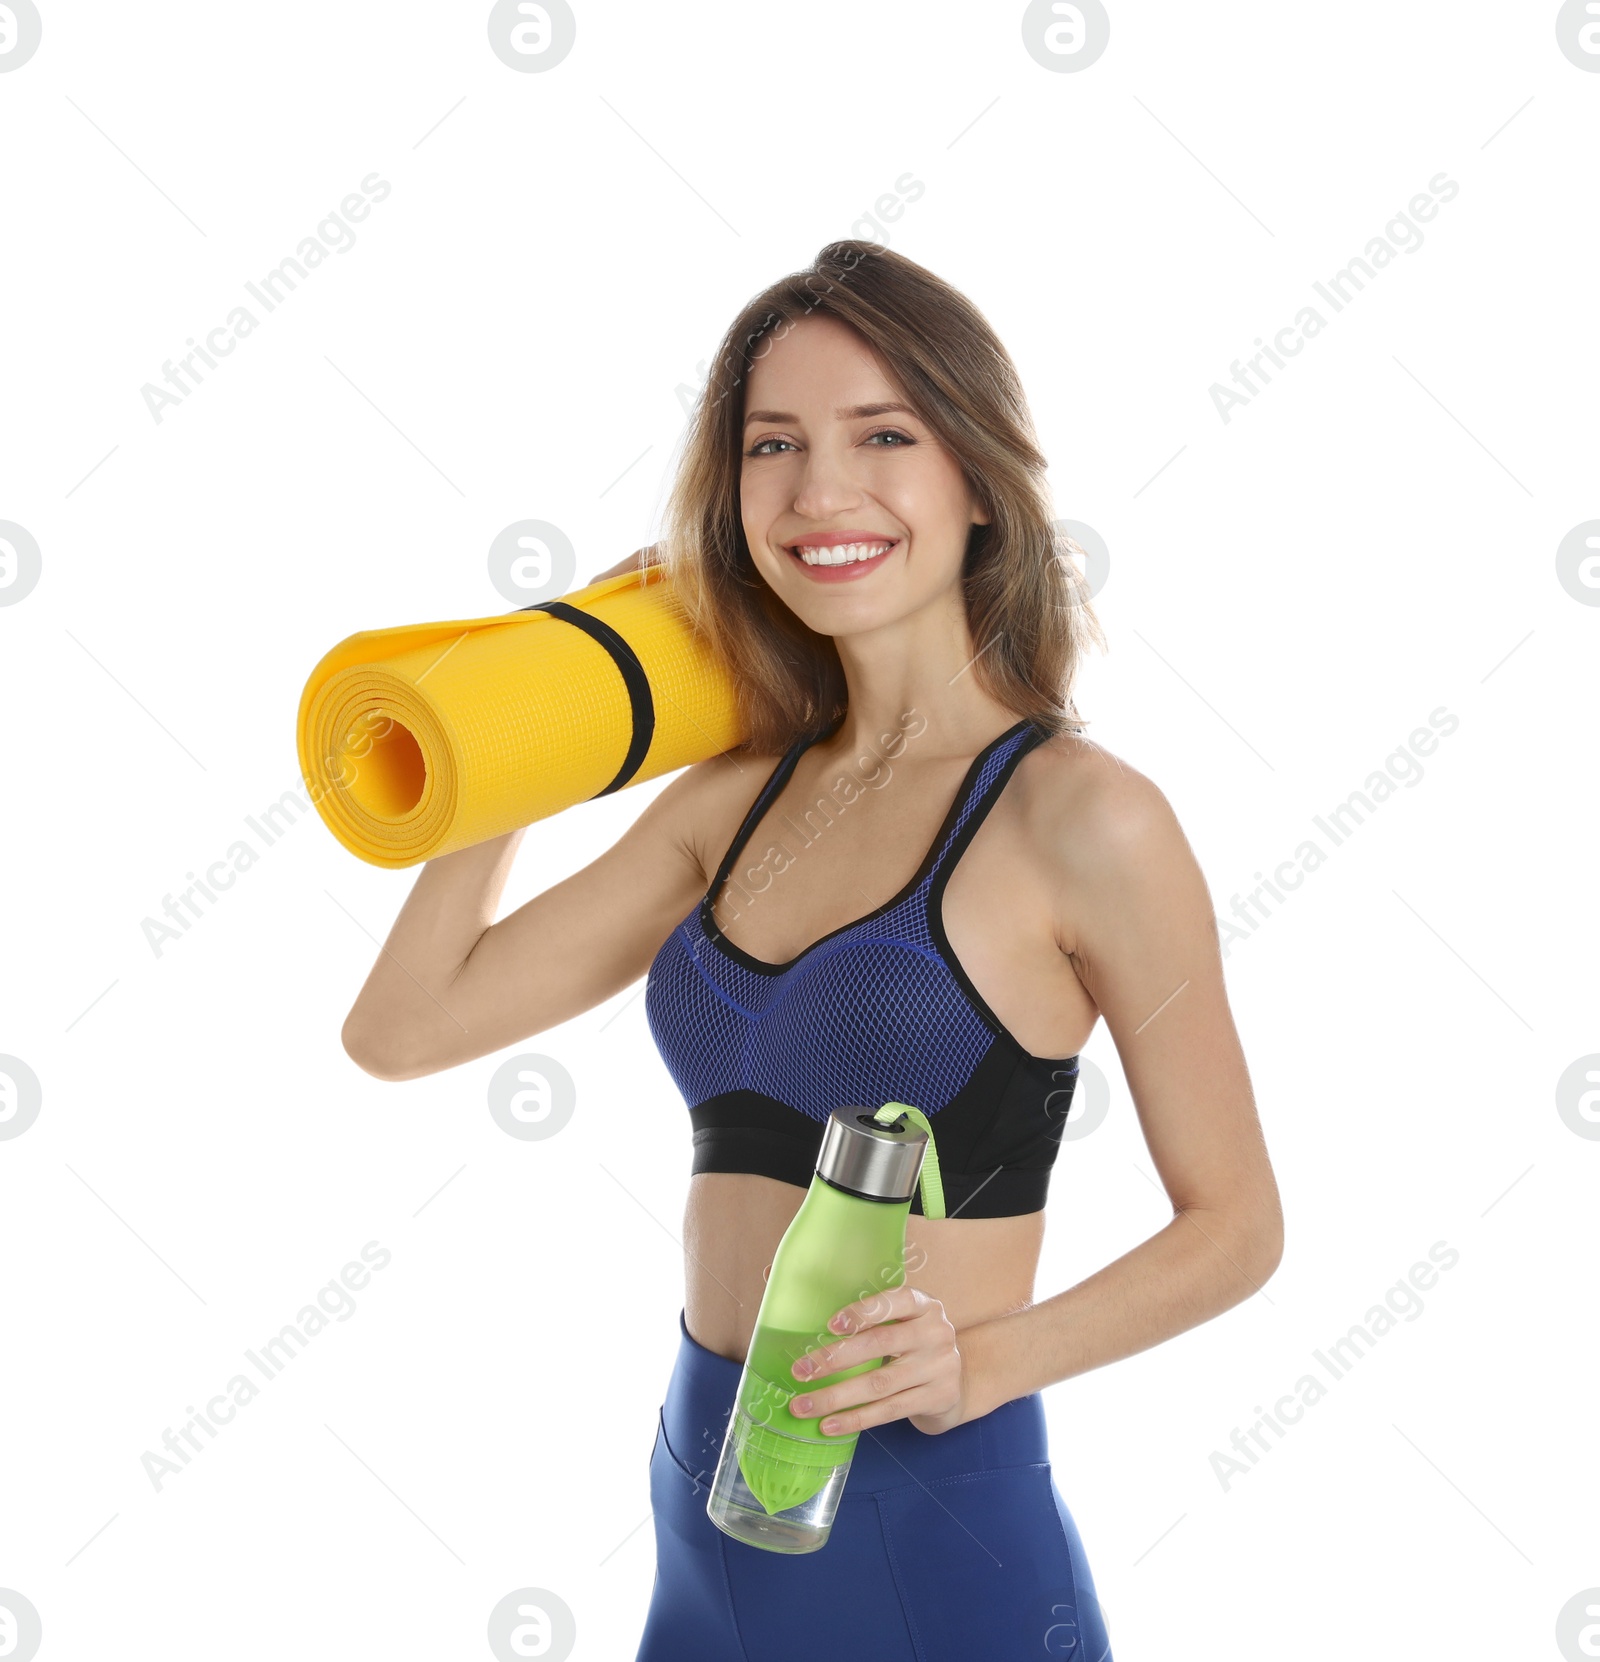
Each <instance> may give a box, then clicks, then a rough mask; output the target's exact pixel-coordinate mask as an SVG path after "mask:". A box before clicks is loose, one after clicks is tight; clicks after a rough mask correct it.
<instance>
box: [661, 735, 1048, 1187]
mask: <svg viewBox="0 0 1600 1662" xmlns="http://www.w3.org/2000/svg"><path fill="white" fill-rule="evenodd" d="M825 736H826V734H824V733H821V732H818V733H813V734H809V735H806V736H804V737H802V738H801V739H799V740H798V741H796V743H795V744H794V745H792V746H791V747H790V749H789V750H788V751H787V752H785V754H784V756H783V758H782V759H781V760H780V761H779V763H778V765H777V767H776V768H774V769H773V771H772V774H771V776H770V778H769V779H768V780H767V783H766V784H765V786H763V788H762V790H761V792H760V794H759V795H758V796H757V797H756V799H755V801H754V802H753V803H752V804H751V806H750V810H749V812H748V813H747V814H746V815H745V817H744V822H743V823H742V824H741V825H740V827H739V830H738V832H737V834H736V835H735V836H734V839H733V842H732V844H731V846H730V847H729V849H728V852H727V854H726V855H725V856H724V857H723V861H722V864H721V866H720V867H719V868H718V870H717V874H716V878H715V880H714V881H713V882H712V885H711V887H710V888H709V889H708V890H707V891H706V893H705V894H704V895H703V896H702V897H701V899H700V901H699V902H698V904H697V905H696V906H695V909H694V910H693V911H692V912H691V913H690V914H689V916H688V917H686V918H685V919H684V920H683V922H682V923H680V924H679V925H678V927H677V928H676V929H674V930H673V932H672V934H671V935H670V936H669V937H668V938H667V940H666V942H665V943H664V944H663V946H662V948H661V950H660V951H659V952H658V953H657V954H656V957H655V961H654V962H653V963H652V964H651V966H650V973H649V976H648V978H647V981H646V986H645V1014H646V1019H647V1020H648V1021H649V1024H650V1031H651V1035H652V1037H653V1038H654V1040H655V1043H656V1046H657V1048H658V1049H659V1051H660V1052H661V1056H662V1060H663V1061H664V1062H665V1063H666V1066H667V1070H668V1072H669V1073H670V1074H671V1075H672V1077H673V1080H674V1081H675V1083H676V1084H677V1086H678V1088H679V1090H681V1091H682V1092H683V1096H684V1100H685V1101H686V1102H687V1103H688V1105H689V1119H690V1122H691V1124H692V1126H693V1129H694V1164H693V1168H692V1169H693V1171H694V1172H696V1173H698V1172H708V1171H725V1172H754V1173H758V1174H760V1175H763V1176H766V1177H775V1178H778V1179H780V1180H781V1181H782V1182H785V1183H793V1184H795V1185H797V1186H799V1187H801V1188H806V1187H808V1186H809V1185H810V1182H811V1178H812V1174H813V1172H814V1170H815V1168H816V1159H817V1153H818V1150H819V1148H820V1146H821V1141H822V1130H823V1126H824V1124H825V1123H826V1121H827V1118H828V1116H829V1115H830V1114H831V1113H832V1112H833V1110H834V1109H835V1108H838V1107H842V1106H845V1105H846V1104H857V1103H859V1104H861V1105H862V1106H864V1107H867V1108H878V1107H881V1106H882V1105H883V1104H884V1103H885V1102H909V1103H913V1104H915V1106H917V1107H918V1108H920V1109H921V1110H922V1111H923V1112H924V1113H925V1114H926V1115H927V1116H928V1119H929V1122H930V1123H931V1124H932V1126H933V1135H934V1140H935V1142H936V1144H937V1145H938V1153H939V1169H940V1174H941V1176H942V1177H943V1179H944V1191H945V1203H946V1209H947V1212H948V1214H949V1215H950V1216H952V1217H956V1216H959V1217H964V1218H996V1217H1010V1216H1014V1215H1016V1214H1018V1213H1023V1212H1036V1211H1038V1210H1039V1209H1040V1208H1041V1207H1042V1206H1043V1205H1044V1203H1045V1197H1046V1194H1047V1192H1048V1189H1049V1183H1050V1171H1051V1167H1052V1165H1053V1163H1054V1161H1055V1156H1056V1149H1057V1147H1058V1146H1059V1143H1060V1138H1061V1132H1062V1127H1063V1125H1064V1124H1065V1121H1066V1117H1067V1111H1068V1109H1069V1108H1070V1106H1071V1103H1072V1093H1073V1088H1074V1086H1075V1085H1076V1083H1077V1078H1078V1058H1077V1057H1076V1056H1067V1057H1041V1056H1033V1055H1031V1054H1030V1053H1029V1052H1027V1051H1025V1050H1024V1049H1023V1048H1022V1046H1021V1045H1020V1044H1019V1043H1018V1042H1017V1040H1016V1039H1014V1038H1013V1037H1012V1035H1011V1034H1010V1032H1008V1031H1007V1029H1006V1028H1005V1026H1004V1025H1003V1024H1002V1023H1001V1021H1000V1020H999V1018H998V1017H997V1016H996V1015H995V1014H994V1012H993V1011H992V1010H991V1009H990V1008H989V1007H988V1005H987V1004H985V1003H984V1001H983V997H982V995H981V994H980V993H979V992H978V990H977V988H976V987H974V986H973V984H972V982H971V981H970V980H969V979H968V977H967V972H966V970H965V969H963V967H962V966H961V963H960V961H959V960H958V959H957V958H956V955H955V953H954V951H953V950H952V949H951V946H950V942H949V939H948V937H947V936H946V935H945V930H944V921H943V918H942V915H941V911H940V905H941V901H942V898H943V895H944V890H945V886H946V884H947V883H948V882H949V878H950V873H951V871H952V870H953V869H954V866H955V863H956V861H957V860H959V859H960V857H961V855H962V853H963V851H964V850H965V849H966V847H967V845H968V844H969V843H970V842H971V841H972V838H973V836H974V835H975V834H976V832H977V830H978V827H979V826H980V825H981V824H982V823H983V818H984V816H985V814H987V813H988V811H989V810H990V808H992V807H993V806H994V803H995V800H996V799H997V798H998V797H999V795H1000V792H1001V791H1002V790H1003V789H1004V788H1005V785H1006V781H1007V780H1008V779H1009V778H1010V777H1011V775H1012V773H1013V772H1014V771H1015V769H1016V766H1017V763H1018V762H1019V761H1020V760H1021V759H1022V758H1023V757H1024V756H1025V755H1026V754H1027V753H1028V751H1030V750H1031V749H1033V747H1034V746H1035V745H1036V744H1039V743H1041V742H1042V741H1043V740H1044V739H1045V738H1046V737H1047V736H1048V735H1047V733H1046V732H1045V730H1044V729H1043V728H1040V727H1037V726H1035V725H1034V724H1033V722H1031V721H1030V720H1028V719H1026V718H1025V719H1024V720H1022V721H1019V722H1017V723H1016V724H1015V725H1014V726H1013V727H1011V728H1009V729H1007V731H1006V732H1004V733H1002V734H1000V736H999V737H998V738H996V739H993V740H991V742H990V743H989V744H987V745H985V746H984V748H983V749H982V750H981V751H980V752H979V753H978V754H977V755H976V756H975V757H974V758H973V760H972V764H971V766H970V767H969V768H968V769H967V773H966V777H965V778H964V779H963V781H962V783H961V788H960V790H959V791H958V792H957V793H956V798H955V801H954V802H952V803H951V805H950V810H949V812H948V813H947V814H946V816H945V820H944V823H943V825H942V826H941V827H940V829H939V834H938V835H937V836H936V837H935V838H934V841H933V846H932V847H931V848H930V849H929V850H928V852H927V853H926V854H925V855H924V856H923V859H922V863H921V865H920V866H919V867H918V868H917V870H916V872H915V873H914V874H913V876H912V878H911V880H910V881H909V882H908V883H907V884H906V886H905V887H904V888H903V889H902V890H901V891H900V893H899V894H897V895H895V896H894V898H893V899H891V900H888V901H885V902H884V904H883V905H881V906H879V907H876V908H874V910H872V911H870V912H868V913H867V914H866V916H865V917H861V918H857V919H856V921H855V922H854V923H847V924H844V925H842V926H841V927H840V928H838V929H835V930H832V931H831V932H830V933H828V934H826V935H824V936H823V937H822V938H821V939H820V940H818V941H814V942H812V944H811V945H810V946H808V947H807V948H806V949H805V950H804V951H803V952H801V953H800V954H799V955H798V956H797V957H795V958H792V959H790V960H789V961H788V962H787V963H784V964H769V963H766V962H765V961H764V960H762V959H760V958H754V957H752V956H751V955H750V954H749V953H747V952H744V951H742V950H741V949H740V948H739V947H737V946H735V945H734V944H733V942H732V941H730V940H729V939H728V938H727V937H726V936H725V935H723V934H722V932H721V930H720V929H719V928H718V927H717V924H716V920H715V918H714V917H713V916H712V911H711V904H712V901H713V900H714V899H715V898H716V897H717V896H718V895H719V894H720V893H721V891H722V885H723V883H724V881H725V880H726V879H727V876H728V874H729V872H730V870H731V869H732V867H733V863H734V861H735V860H736V859H737V858H738V857H739V854H740V851H741V850H742V849H743V848H744V846H745V844H746V843H747V842H748V841H749V839H750V836H751V833H752V832H753V831H754V830H755V828H756V826H757V824H758V822H759V821H760V820H761V818H762V816H763V815H764V813H765V812H766V810H767V808H768V807H769V805H770V804H771V803H772V801H773V799H774V798H775V797H776V796H777V795H778V793H779V792H780V791H781V790H782V789H783V786H784V783H785V782H786V781H787V779H788V778H789V776H790V774H791V773H793V771H794V767H795V764H796V762H798V761H799V759H800V755H801V753H802V752H803V751H804V750H806V749H807V748H808V747H809V746H810V745H812V744H814V743H815V742H816V741H817V740H818V739H819V738H822V737H825ZM824 800H825V802H826V801H827V800H828V799H824ZM809 806H810V805H807V807H803V808H802V810H801V811H802V814H804V813H805V812H807V811H808V808H809ZM831 806H832V807H837V804H836V803H832V804H831ZM791 823H792V821H791ZM824 823H826V820H825V821H824ZM802 834H803V835H805V836H806V837H807V840H809V836H810V833H802ZM792 842H793V839H791V843H792ZM792 857H793V856H792V853H791V852H789V851H787V850H780V848H779V847H776V846H774V845H773V844H768V845H767V848H766V851H765V854H764V857H763V860H762V862H761V863H760V866H753V867H752V873H751V876H752V879H753V880H752V882H751V883H750V887H751V888H752V889H754V888H757V887H758V886H759V887H765V886H766V885H765V884H763V883H760V881H759V878H760V874H761V870H762V869H763V868H764V869H765V870H766V872H767V873H768V875H767V879H766V881H767V882H768V883H770V881H771V876H770V872H771V871H772V870H773V869H778V870H781V869H782V867H783V864H784V863H785V860H786V858H792ZM769 862H770V863H769ZM911 1211H912V1212H913V1213H920V1212H921V1211H922V1197H921V1194H920V1192H919V1193H918V1194H917V1195H915V1196H914V1197H913V1198H912V1201H911Z"/></svg>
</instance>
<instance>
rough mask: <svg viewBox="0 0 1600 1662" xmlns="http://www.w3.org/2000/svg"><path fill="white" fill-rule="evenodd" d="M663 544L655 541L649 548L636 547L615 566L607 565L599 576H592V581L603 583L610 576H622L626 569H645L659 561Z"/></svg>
mask: <svg viewBox="0 0 1600 1662" xmlns="http://www.w3.org/2000/svg"><path fill="white" fill-rule="evenodd" d="M660 547H661V544H660V543H656V542H653V543H651V544H650V545H649V547H648V548H636V549H634V551H633V552H632V553H631V554H630V555H628V557H627V558H626V559H623V560H618V561H617V563H616V564H615V565H614V566H607V567H606V569H605V570H604V571H602V572H600V573H599V574H598V575H597V576H595V577H591V578H590V579H589V581H590V582H591V583H603V582H605V580H606V579H607V578H608V577H620V576H622V574H623V573H624V572H626V571H636V570H643V568H644V567H645V566H648V565H655V564H658V563H659V560H658V553H657V551H658V550H659V549H660Z"/></svg>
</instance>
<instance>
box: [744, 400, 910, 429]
mask: <svg viewBox="0 0 1600 1662" xmlns="http://www.w3.org/2000/svg"><path fill="white" fill-rule="evenodd" d="M916 413H917V412H916V411H915V410H913V409H912V408H911V406H910V405H909V404H853V405H851V406H850V408H848V409H844V410H835V411H834V412H833V414H834V419H835V420H837V421H870V420H871V419H872V417H873V416H881V415H908V416H914V415H916ZM799 419H800V418H799V416H797V415H792V414H790V412H789V411H787V410H752V411H751V412H750V414H749V415H747V416H746V417H745V418H744V424H745V426H746V427H748V426H749V425H750V424H751V423H752V422H755V421H799Z"/></svg>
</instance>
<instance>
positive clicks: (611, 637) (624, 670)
mask: <svg viewBox="0 0 1600 1662" xmlns="http://www.w3.org/2000/svg"><path fill="white" fill-rule="evenodd" d="M517 609H518V610H519V611H523V612H548V613H549V614H550V615H551V617H558V618H560V619H561V621H562V622H563V623H570V624H573V625H574V626H575V627H577V628H579V629H581V630H583V632H584V633H585V634H586V635H588V636H590V637H591V638H592V639H594V640H596V641H598V642H599V643H600V645H601V646H603V647H604V648H605V649H606V651H607V652H609V653H610V654H611V661H612V663H614V664H615V665H616V666H617V669H618V671H619V672H620V673H621V675H622V683H623V685H624V686H625V687H626V688H627V689H628V703H629V705H630V706H631V707H632V714H633V737H632V738H631V739H630V740H629V741H628V754H627V755H626V756H624V757H623V758H622V766H621V767H620V768H618V769H617V776H616V778H615V779H613V780H612V781H611V783H610V784H609V785H607V786H606V788H605V789H604V790H603V791H596V792H595V793H594V794H595V796H608V795H609V794H610V793H611V792H612V791H620V790H621V789H622V787H623V786H624V785H626V784H627V783H628V781H629V780H630V779H632V778H633V776H634V774H636V773H637V772H638V771H639V769H640V767H641V765H642V764H643V762H644V759H645V754H646V752H647V751H648V750H649V749H650V741H651V739H652V738H654V737H655V731H656V704H655V700H654V699H653V698H652V697H651V696H650V682H649V679H648V678H647V677H646V675H645V672H644V665H643V664H641V663H640V662H639V660H638V658H637V656H636V655H635V653H634V650H633V648H632V647H631V646H629V645H628V643H627V642H626V641H625V640H624V639H623V638H622V636H621V635H619V634H618V633H617V632H616V630H615V629H613V628H612V627H611V625H610V624H609V623H602V622H601V621H600V619H599V618H597V617H592V616H591V615H590V614H589V613H588V612H585V611H582V610H580V609H579V608H578V607H576V606H569V605H568V604H567V603H566V601H564V600H541V601H540V602H539V603H538V604H537V605H534V606H520V607H518V608H517ZM590 800H591V801H593V798H592V797H591V798H590Z"/></svg>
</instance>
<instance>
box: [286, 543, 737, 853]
mask: <svg viewBox="0 0 1600 1662" xmlns="http://www.w3.org/2000/svg"><path fill="white" fill-rule="evenodd" d="M743 737H744V734H743V732H742V731H741V727H740V723H739V713H738V709H737V706H736V702H735V697H734V688H733V682H732V679H731V677H730V675H729V672H728V670H727V669H726V667H725V665H724V664H723V663H722V661H721V660H720V659H718V658H716V657H715V656H714V655H713V654H712V652H711V650H710V648H709V647H708V646H707V645H706V644H705V642H704V641H703V640H702V639H701V638H700V637H699V636H697V635H696V634H695V633H694V632H693V631H692V630H691V628H690V627H689V623H688V620H687V618H685V616H684V615H683V612H682V609H681V608H680V607H679V606H678V605H677V604H676V603H675V602H674V599H673V595H672V584H671V580H670V579H669V578H668V576H667V574H666V573H665V571H663V570H662V568H661V567H659V566H647V567H645V568H644V570H643V571H630V572H624V573H623V574H622V575H621V576H618V577H608V578H606V579H604V580H603V581H602V582H599V583H591V584H590V585H589V586H588V587H587V588H583V589H578V590H575V591H574V592H573V593H572V594H570V595H567V596H565V597H564V598H563V599H561V600H547V601H543V602H541V603H540V604H539V605H538V606H530V607H527V608H525V609H524V610H522V611H518V612H502V613H500V614H498V615H497V616H494V617H482V618H468V619H463V620H461V621H458V622H453V623H451V622H447V623H416V624H409V625H406V626H404V627H401V628H395V629H366V630H363V631H361V632H360V633H359V634H355V635H351V636H349V637H348V638H346V639H345V640H342V641H340V642H339V644H338V645H337V646H336V647H334V648H333V650H332V651H331V652H329V653H327V654H326V655H325V656H324V657H323V659H322V661H321V662H320V663H319V664H318V665H317V667H316V668H315V669H314V670H312V672H311V675H310V678H309V679H308V680H307V682H306V685H305V690H304V692H302V693H301V695H300V713H299V717H298V721H297V731H296V741H295V742H296V747H297V749H298V752H299V757H300V772H301V775H302V776H303V777H304V779H305V782H306V785H307V787H308V788H309V789H310V791H311V794H312V801H313V802H314V803H315V804H316V807H317V812H318V813H319V814H321V816H322V820H323V823H324V824H325V825H326V826H327V827H328V829H329V830H330V831H331V832H332V833H333V834H334V836H335V837H337V838H338V839H339V841H340V842H341V843H343V844H344V846H345V847H346V848H348V849H349V850H350V852H351V853H352V854H356V855H359V856H360V858H361V859H363V860H367V861H369V862H370V863H371V864H373V865H375V866H390V867H402V866H414V865H417V864H418V863H419V862H421V861H423V860H431V859H433V858H435V857H436V856H437V855H440V854H449V853H452V852H454V850H456V849H458V848H468V847H470V846H471V845H472V844H474V843H480V842H485V841H487V840H488V839H489V838H490V837H498V836H500V835H501V834H502V833H503V832H506V831H510V830H513V829H514V828H515V827H517V826H519V825H531V824H532V823H533V822H534V821H535V820H539V819H544V818H545V817H546V816H548V815H550V814H554V813H559V812H560V810H561V809H563V808H569V807H571V806H572V805H573V804H574V803H576V802H584V801H587V800H588V799H589V798H591V797H595V796H604V795H605V794H606V793H607V792H610V791H616V790H621V789H623V788H624V787H625V786H627V785H635V784H639V783H642V782H643V781H644V780H646V779H655V778H658V777H660V776H661V775H662V774H666V773H672V772H675V771H676V770H677V769H678V768H682V767H688V766H689V765H690V764H691V763H693V762H700V761H704V760H706V759H707V758H708V757H711V756H715V755H717V754H719V753H720V752H721V751H724V750H729V749H731V748H732V747H733V746H734V745H736V744H738V743H740V742H741V740H742V739H743Z"/></svg>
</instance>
